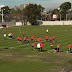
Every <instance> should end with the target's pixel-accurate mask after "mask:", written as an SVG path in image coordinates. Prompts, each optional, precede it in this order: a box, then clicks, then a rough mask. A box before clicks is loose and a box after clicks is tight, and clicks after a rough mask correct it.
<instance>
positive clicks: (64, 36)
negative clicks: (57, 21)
mask: <svg viewBox="0 0 72 72" xmlns="http://www.w3.org/2000/svg"><path fill="white" fill-rule="evenodd" d="M47 28H48V29H49V33H48V34H47V33H46V29H47ZM23 31H24V32H25V36H27V37H29V38H30V39H31V36H32V35H33V36H34V40H37V37H38V36H40V37H41V39H42V40H41V41H42V42H43V50H46V51H45V52H43V53H39V52H38V50H37V49H36V50H35V51H33V50H32V46H31V45H32V43H30V44H24V40H22V44H19V43H18V41H17V36H21V37H22V39H23V35H22V33H23ZM10 32H12V33H13V37H14V39H8V36H7V38H6V40H4V37H3V34H4V33H6V34H7V35H8V33H10ZM46 35H48V37H49V36H53V35H54V36H55V43H54V45H53V48H55V47H57V44H58V43H60V46H61V47H60V51H63V53H61V54H57V53H54V52H52V51H51V47H50V42H49V43H46V41H45V37H46ZM68 43H71V45H72V26H20V27H10V28H3V29H0V72H57V71H58V70H60V69H62V68H63V67H65V66H69V65H71V64H72V54H67V50H68ZM5 48H8V49H5ZM35 48H36V46H35ZM49 52H50V53H49Z"/></svg>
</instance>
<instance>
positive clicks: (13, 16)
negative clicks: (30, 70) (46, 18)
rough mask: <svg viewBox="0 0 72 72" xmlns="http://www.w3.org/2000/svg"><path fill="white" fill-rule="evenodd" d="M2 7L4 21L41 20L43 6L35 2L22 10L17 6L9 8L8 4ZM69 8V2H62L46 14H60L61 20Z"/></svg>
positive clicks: (32, 22) (34, 21)
mask: <svg viewBox="0 0 72 72" xmlns="http://www.w3.org/2000/svg"><path fill="white" fill-rule="evenodd" d="M2 9H3V13H4V20H5V21H6V22H7V21H12V20H16V21H21V22H24V23H25V24H26V23H27V22H28V21H29V22H30V23H31V24H32V25H34V24H37V20H41V18H42V12H43V11H44V7H42V6H41V5H37V4H29V5H27V6H26V7H25V8H23V9H22V10H21V9H20V8H17V9H16V10H15V9H14V8H12V9H10V8H9V7H8V6H5V7H3V8H2ZM70 9H71V3H70V2H64V3H63V4H61V5H60V7H59V9H54V10H51V11H49V12H48V14H49V13H50V15H51V18H52V15H53V14H57V15H58V16H59V17H58V18H60V14H61V16H62V20H64V19H65V18H66V14H67V13H68V11H69V10H70ZM71 13H72V12H71ZM70 16H71V15H70ZM70 18H71V17H70ZM0 21H1V15H0Z"/></svg>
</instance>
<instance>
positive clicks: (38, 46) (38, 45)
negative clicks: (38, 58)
mask: <svg viewBox="0 0 72 72" xmlns="http://www.w3.org/2000/svg"><path fill="white" fill-rule="evenodd" d="M37 48H38V52H40V43H38V44H37Z"/></svg>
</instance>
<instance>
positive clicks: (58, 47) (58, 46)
mask: <svg viewBox="0 0 72 72" xmlns="http://www.w3.org/2000/svg"><path fill="white" fill-rule="evenodd" d="M57 49H58V52H59V49H60V44H59V43H58V45H57Z"/></svg>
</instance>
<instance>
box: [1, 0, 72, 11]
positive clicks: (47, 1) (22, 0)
mask: <svg viewBox="0 0 72 72" xmlns="http://www.w3.org/2000/svg"><path fill="white" fill-rule="evenodd" d="M64 2H71V3H72V0H0V5H3V4H4V5H6V6H9V7H10V8H13V7H14V6H19V5H21V4H28V3H36V4H40V5H42V6H43V7H44V8H45V10H47V11H48V10H50V9H54V8H58V7H59V6H60V5H61V4H62V3H64Z"/></svg>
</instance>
